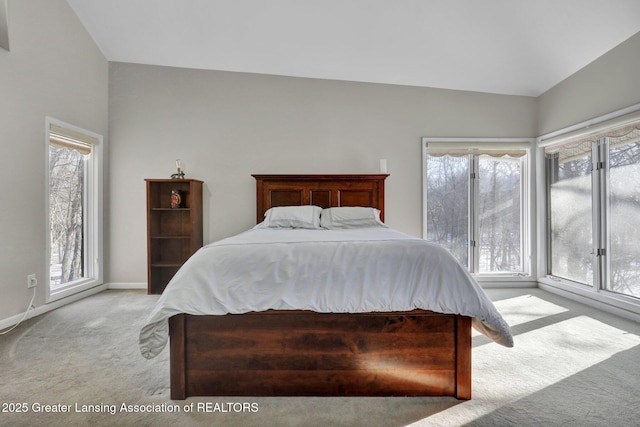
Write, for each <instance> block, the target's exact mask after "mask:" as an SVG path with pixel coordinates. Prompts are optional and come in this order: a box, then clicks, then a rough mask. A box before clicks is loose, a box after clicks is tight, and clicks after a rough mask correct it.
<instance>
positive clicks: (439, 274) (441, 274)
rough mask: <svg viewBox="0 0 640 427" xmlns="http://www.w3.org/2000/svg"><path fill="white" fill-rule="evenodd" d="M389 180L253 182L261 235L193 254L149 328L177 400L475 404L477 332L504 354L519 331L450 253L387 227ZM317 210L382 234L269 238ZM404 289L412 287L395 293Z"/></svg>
mask: <svg viewBox="0 0 640 427" xmlns="http://www.w3.org/2000/svg"><path fill="white" fill-rule="evenodd" d="M386 177H387V175H386V174H384V175H383V174H380V175H254V178H255V179H256V189H257V194H256V207H257V209H256V219H257V222H258V223H259V225H258V226H256V227H254V228H253V229H251V230H248V231H247V232H245V233H241V234H240V235H238V236H233V237H231V238H229V239H223V240H222V241H220V242H214V243H212V244H211V245H207V246H205V247H204V248H202V249H201V250H200V251H198V253H196V254H194V256H193V257H192V258H190V259H189V260H188V261H187V263H185V265H184V266H183V268H182V269H181V270H180V271H179V272H178V274H176V276H175V277H174V279H173V280H172V281H171V282H170V283H169V285H168V286H167V288H166V290H165V292H164V293H163V295H162V296H161V297H160V299H159V300H158V303H157V305H156V307H155V308H154V310H153V311H152V313H151V314H150V316H149V318H148V319H147V322H146V323H145V325H144V327H143V328H142V329H141V332H140V348H141V352H142V354H143V355H144V356H145V357H147V358H151V357H155V356H156V355H157V354H158V353H159V352H160V351H162V349H163V347H164V346H165V344H166V341H167V337H170V340H169V341H170V381H171V398H172V399H176V400H180V399H185V398H187V397H189V396H454V397H456V398H458V399H470V398H471V327H472V324H473V326H474V327H475V328H476V329H478V330H479V331H480V332H482V333H484V334H485V335H487V336H489V337H490V338H492V339H493V340H494V341H496V342H497V343H499V344H502V345H505V346H512V345H513V341H512V338H511V335H510V332H509V327H508V325H507V324H506V322H504V319H502V317H501V316H500V314H499V313H498V312H497V310H496V309H495V307H494V306H493V304H492V303H491V301H489V299H488V298H487V297H486V295H485V294H484V292H483V291H482V289H481V288H480V287H479V286H478V285H477V283H476V282H475V281H474V280H473V279H472V278H471V276H470V275H469V274H468V273H467V272H466V270H465V269H464V268H462V267H461V266H460V265H459V264H458V263H457V262H455V260H453V258H452V257H451V255H450V254H448V253H447V252H446V251H445V250H443V249H442V248H439V247H437V246H436V245H432V244H430V243H428V242H425V241H423V240H421V239H417V238H414V237H411V236H406V235H404V234H402V233H399V232H397V231H395V230H391V229H388V228H387V227H386V226H385V225H384V181H385V179H386ZM285 206H287V207H292V208H281V207H285ZM295 206H298V207H300V209H298V208H294V207H295ZM311 207H313V212H314V215H315V214H316V211H317V210H320V211H319V212H320V215H321V218H322V219H323V220H324V218H325V217H326V218H330V216H331V215H330V214H331V213H332V212H333V215H334V219H335V218H338V217H339V216H340V215H339V213H340V214H342V213H344V211H348V212H351V211H353V210H358V209H362V210H363V211H365V212H367V214H369V213H371V212H375V213H376V214H377V217H376V218H374V219H373V221H378V222H379V223H380V226H379V227H378V226H377V225H375V227H371V228H369V224H368V223H367V222H366V221H368V219H367V220H365V223H362V224H364V226H362V227H361V226H360V225H362V224H361V223H358V224H359V226H357V227H355V228H353V229H351V227H350V226H349V227H347V228H348V229H347V230H337V229H325V228H324V227H319V229H317V230H316V229H308V230H305V229H302V230H301V229H299V228H298V227H297V226H296V227H294V228H289V227H287V226H285V227H280V225H281V224H277V225H278V226H277V227H275V228H273V227H269V226H268V225H270V224H268V225H267V226H265V225H264V224H265V223H267V222H269V221H268V220H266V219H265V218H267V219H270V220H271V224H275V223H276V222H275V219H274V218H275V217H273V218H272V217H271V216H270V215H271V214H272V213H273V212H282V211H285V210H287V209H291V210H296V211H297V210H300V211H302V210H304V212H308V211H309V209H311ZM271 208H275V209H271ZM332 208H340V209H332ZM358 212H360V211H358ZM265 214H266V215H267V217H265ZM314 221H315V218H314ZM334 224H340V219H338V220H337V221H336V222H335V223H334ZM285 225H286V224H285ZM315 225H316V224H315V223H314V225H313V227H310V228H315ZM328 227H329V228H331V226H328ZM302 228H305V227H302ZM338 228H342V227H338ZM265 252H266V253H267V254H266V258H269V257H271V258H269V259H265V260H263V258H265V254H264V253H265ZM207 253H208V255H207ZM236 253H237V254H238V255H237V256H236V255H235V254H236ZM423 253H425V254H429V255H428V258H429V259H430V261H428V262H429V263H430V264H427V263H426V262H424V265H423V261H422V259H424V258H427V256H425V255H422V254H423ZM305 257H306V258H305ZM365 258H366V259H369V263H370V264H371V266H370V267H367V268H366V269H365V268H364V267H362V266H363V265H364V261H362V262H361V260H364V259H365ZM288 259H293V261H292V262H293V263H294V264H292V266H289V265H288V264H287V267H286V269H285V270H283V269H282V267H281V265H280V264H281V263H284V262H285V261H283V260H288ZM414 259H415V260H414ZM416 260H417V261H416ZM452 261H453V262H452ZM406 262H409V264H406V265H404V264H403V263H406ZM417 263H419V266H418V267H416V265H418V264H417ZM212 264H215V265H216V266H215V267H211V265H212ZM274 265H277V268H276V267H273V266H274ZM329 266H330V267H329ZM214 270H215V271H214ZM240 270H242V271H244V272H245V273H246V274H247V276H243V277H238V276H239V274H238V275H236V274H235V273H234V272H236V271H238V272H239V271H240ZM320 270H322V272H319V271H320ZM325 270H326V271H327V273H326V275H325V273H324V271H325ZM360 270H363V271H360ZM392 270H393V271H392ZM243 274H244V273H243ZM387 276H388V277H387ZM414 276H415V277H418V278H419V280H414ZM309 277H311V279H309ZM318 277H322V279H321V280H320V279H318ZM197 282H198V284H195V283H197ZM199 282H204V284H202V285H201V284H199ZM405 282H416V284H415V285H412V286H413V287H412V288H410V291H404V290H402V291H398V289H400V288H399V286H400V285H402V284H403V283H405ZM440 282H442V283H440ZM345 283H347V284H348V286H344V284H345ZM432 283H436V284H439V285H438V286H435V285H432ZM453 288H455V289H456V290H455V292H456V294H455V295H454V292H453V291H449V290H448V289H452V290H453ZM449 293H451V294H449ZM387 294H388V295H387ZM396 294H401V296H400V297H397V296H396ZM310 295H311V296H310Z"/></svg>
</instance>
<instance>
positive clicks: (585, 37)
mask: <svg viewBox="0 0 640 427" xmlns="http://www.w3.org/2000/svg"><path fill="white" fill-rule="evenodd" d="M67 1H68V3H69V5H70V6H71V7H72V8H73V10H74V11H75V12H76V14H77V15H78V17H79V18H80V20H81V22H82V23H83V25H84V26H85V27H86V29H87V31H88V32H89V33H90V34H91V36H92V37H93V39H94V40H95V42H96V43H97V45H98V46H99V48H100V49H101V50H102V52H103V53H104V55H105V57H106V58H107V60H109V61H118V62H130V63H139V64H153V65H165V66H174V67H186V68H196V69H210V70H224V71H238V72H249V73H263V74H275V75H283V76H296V77H310V78H321V79H337V80H348V81H357V82H373V83H387V84H399V85H411V86H426V87H435V88H444V89H458V90H468V91H478V92H489V93H499V94H512V95H526V96H539V95H540V94H542V93H544V92H545V91H547V90H548V89H550V88H551V87H553V86H555V85H556V84H558V83H559V82H561V81H562V80H564V79H565V78H567V77H569V76H570V75H571V74H573V73H575V72H576V71H578V70H579V69H581V68H583V67H584V66H586V65H587V64H589V63H590V62H592V61H593V60H595V59H597V58H598V57H600V56H601V55H603V54H604V53H606V52H607V51H609V50H611V49H612V48H614V47H615V46H617V45H618V44H620V43H621V42H623V41H624V40H626V39H627V38H629V37H631V36H632V35H634V34H635V33H637V32H638V31H640V1H639V0H67Z"/></svg>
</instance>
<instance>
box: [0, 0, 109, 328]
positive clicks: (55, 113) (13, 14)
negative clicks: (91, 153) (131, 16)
mask: <svg viewBox="0 0 640 427" xmlns="http://www.w3.org/2000/svg"><path fill="white" fill-rule="evenodd" d="M8 12H9V13H8V16H9V20H8V24H9V25H8V29H9V37H10V39H11V51H10V52H8V51H6V50H3V49H0V144H1V146H2V160H0V163H1V165H0V178H1V179H0V182H1V183H2V193H3V196H2V202H1V203H0V254H1V255H0V271H1V272H2V274H0V295H1V297H0V320H2V319H6V318H9V317H11V316H14V315H16V314H19V313H22V312H24V310H26V308H27V304H28V303H29V300H30V298H31V293H32V291H31V290H30V289H27V285H26V283H27V280H26V278H27V275H28V274H30V273H36V274H37V277H38V279H39V283H40V286H38V294H37V300H36V303H37V305H40V304H42V303H43V301H44V277H45V274H46V265H47V260H46V257H45V242H46V238H47V237H46V232H45V220H46V219H45V201H46V198H45V194H46V193H45V170H46V165H45V147H46V145H45V116H50V117H54V118H57V119H59V120H62V121H65V122H68V123H72V124H75V125H77V126H80V127H82V128H85V129H88V130H92V131H94V132H97V133H100V134H103V135H106V133H107V130H108V118H107V112H108V64H107V61H106V60H105V58H104V56H103V55H102V54H101V53H100V51H99V50H98V49H97V47H96V46H95V43H94V42H93V40H92V39H91V37H89V35H88V33H87V32H86V31H85V29H84V27H82V25H81V24H80V21H79V20H78V19H77V17H76V15H75V14H74V13H73V11H72V10H71V9H70V8H69V6H68V5H67V3H66V1H64V0H10V1H9V2H8ZM105 153H108V150H106V151H105Z"/></svg>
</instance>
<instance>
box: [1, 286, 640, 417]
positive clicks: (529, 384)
mask: <svg viewBox="0 0 640 427" xmlns="http://www.w3.org/2000/svg"><path fill="white" fill-rule="evenodd" d="M487 293H488V294H489V295H490V296H491V297H492V299H493V300H494V301H495V303H496V306H497V307H498V309H499V310H500V311H501V312H502V313H503V315H504V316H505V318H506V320H507V321H508V322H509V324H510V325H511V327H512V332H513V334H514V337H515V347H514V348H511V349H508V348H504V347H501V346H499V345H497V344H495V343H492V342H490V341H488V340H487V339H486V338H485V337H483V336H481V335H477V334H474V338H473V346H474V349H473V399H472V400H470V401H458V400H456V399H453V398H439V397H436V398H429V397H426V398H424V397H420V398H414V397H395V398H391V397H389V398H321V397H299V398H296V397H286V398H218V397H215V398H189V399H187V400H185V401H171V400H170V399H169V368H168V351H167V349H165V351H163V353H162V354H161V355H160V356H158V357H157V358H155V359H153V360H145V359H144V358H142V356H140V354H139V352H138V346H137V338H138V331H139V328H140V326H141V324H142V322H143V321H144V318H145V317H146V315H147V314H148V313H149V311H150V310H151V307H152V306H153V304H154V302H155V300H156V299H157V297H156V296H148V295H145V294H144V293H143V292H142V291H107V292H103V293H100V294H98V295H95V296H92V297H89V298H87V299H84V300H81V301H78V302H76V303H73V304H70V305H67V306H64V307H62V308H60V309H58V310H55V311H53V312H50V313H47V314H45V315H42V316H40V317H37V318H34V319H30V320H28V321H27V322H25V323H24V324H22V325H20V326H19V327H18V328H16V330H14V331H13V332H11V333H10V334H8V335H5V336H2V337H0V405H2V407H1V408H0V425H2V426H45V425H46V426H58V425H60V426H62V425H64V426H85V425H92V426H134V425H135V426H198V425H216V426H305V427H313V426H371V427H376V426H460V425H470V426H580V427H584V426H631V425H637V420H638V419H640V406H639V405H638V402H640V324H638V323H635V322H632V321H628V320H624V319H620V318H618V317H615V316H612V315H608V314H605V313H602V312H599V311H597V310H594V309H591V308H589V307H586V306H583V305H581V304H577V303H575V302H571V301H568V300H565V299H563V298H560V297H557V296H555V295H551V294H548V293H546V292H544V291H541V290H539V289H519V290H515V289H504V290H498V289H489V290H488V291H487ZM23 403H24V404H25V405H21V404H23ZM16 404H20V405H16ZM123 404H124V405H125V406H134V405H148V404H153V405H158V407H159V408H160V409H163V408H167V407H169V406H173V405H177V406H178V408H179V409H180V412H179V413H169V412H166V409H165V411H164V412H157V413H142V412H126V411H124V410H123V408H122V405H123ZM207 404H208V405H210V406H209V407H208V408H207V407H206V406H204V405H207ZM242 404H246V405H244V406H243V405H242ZM44 405H52V406H50V407H49V408H46V407H44ZM163 405H164V406H163ZM191 405H193V408H194V412H190V413H186V412H185V407H187V409H188V408H190V407H191ZM198 405H200V409H201V411H200V412H198V411H197V409H198ZM39 406H40V408H39ZM247 407H248V408H250V409H252V410H253V411H247V412H242V411H241V410H242V409H243V408H247ZM65 408H66V409H70V411H71V412H68V413H60V412H36V410H38V409H40V410H41V411H44V410H47V409H48V410H61V409H65ZM19 409H24V410H25V411H26V412H16V411H17V410H19ZM83 409H93V410H94V412H81V411H83ZM96 409H97V412H95V410H96ZM112 409H114V411H113V412H114V414H111V413H110V411H111V410H112ZM206 409H209V410H210V412H206V411H205V410H206ZM225 410H226V411H227V412H222V411H225Z"/></svg>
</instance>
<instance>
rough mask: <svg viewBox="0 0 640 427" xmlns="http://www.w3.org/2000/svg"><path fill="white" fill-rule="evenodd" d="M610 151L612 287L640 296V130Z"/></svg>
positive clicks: (618, 291)
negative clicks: (629, 140) (627, 141)
mask: <svg viewBox="0 0 640 427" xmlns="http://www.w3.org/2000/svg"><path fill="white" fill-rule="evenodd" d="M634 139H635V140H634V141H631V142H629V143H626V144H619V145H615V146H613V147H611V149H610V151H609V164H610V168H609V178H610V179H609V181H610V187H609V188H610V191H609V206H610V217H611V218H610V219H611V225H610V245H611V256H610V259H611V264H610V265H611V268H610V271H611V273H610V284H609V290H611V291H613V292H617V293H621V294H625V295H630V296H634V297H640V244H639V242H640V132H637V131H636V137H635V138H634Z"/></svg>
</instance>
